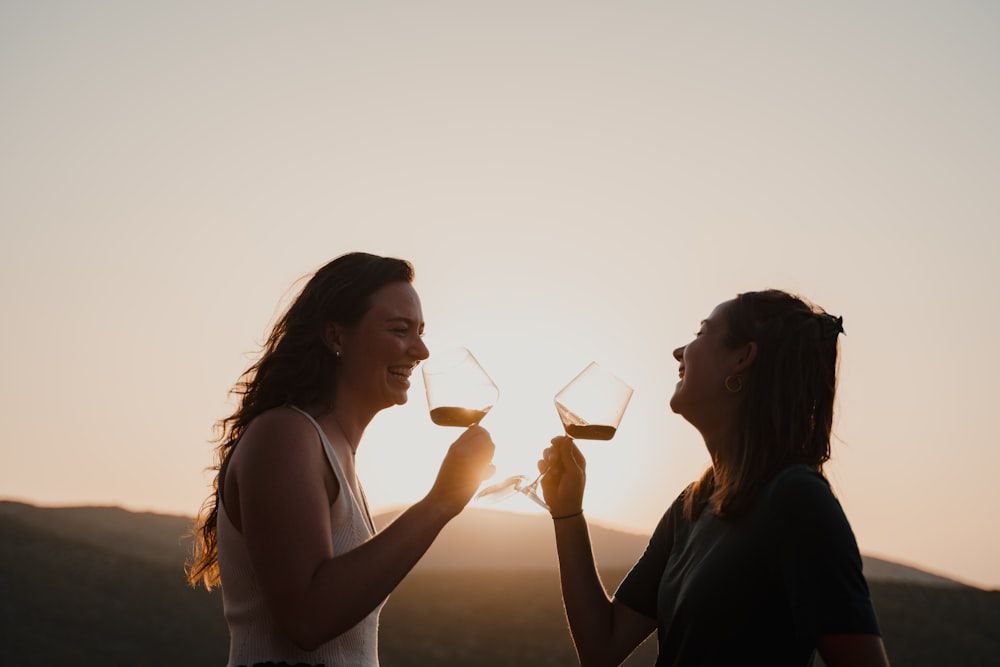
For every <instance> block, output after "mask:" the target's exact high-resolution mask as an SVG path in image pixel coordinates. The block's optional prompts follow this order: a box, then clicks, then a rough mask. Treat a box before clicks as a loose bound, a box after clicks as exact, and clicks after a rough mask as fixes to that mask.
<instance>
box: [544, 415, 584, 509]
mask: <svg viewBox="0 0 1000 667" xmlns="http://www.w3.org/2000/svg"><path fill="white" fill-rule="evenodd" d="M543 457H544V458H542V460H541V461H539V462H538V470H539V472H544V473H545V475H544V476H543V477H542V494H543V495H544V496H545V502H546V504H548V506H549V511H550V512H551V513H552V516H566V515H570V514H576V513H577V512H579V511H581V510H582V509H583V490H584V488H585V487H586V486H587V460H586V459H585V458H583V454H582V453H581V452H580V449H579V448H578V447H577V446H576V443H575V442H573V438H570V437H567V436H565V435H560V436H556V437H555V438H552V446H551V447H547V448H546V449H545V451H544V453H543Z"/></svg>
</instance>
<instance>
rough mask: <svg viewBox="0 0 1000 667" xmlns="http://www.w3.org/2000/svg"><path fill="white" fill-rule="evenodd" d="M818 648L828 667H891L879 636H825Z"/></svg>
mask: <svg viewBox="0 0 1000 667" xmlns="http://www.w3.org/2000/svg"><path fill="white" fill-rule="evenodd" d="M816 648H817V649H818V650H819V655H820V657H821V658H823V664H824V665H826V667H889V658H888V656H886V654H885V646H883V644H882V638H881V637H879V636H878V635H823V636H822V637H820V638H819V639H818V640H817V641H816Z"/></svg>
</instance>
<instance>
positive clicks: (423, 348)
mask: <svg viewBox="0 0 1000 667" xmlns="http://www.w3.org/2000/svg"><path fill="white" fill-rule="evenodd" d="M410 354H412V355H413V357H414V358H415V359H417V360H418V361H423V360H424V359H426V358H427V357H429V356H431V352H430V350H428V349H427V344H426V343H424V339H423V338H417V342H416V343H414V344H413V348H412V349H411V350H410Z"/></svg>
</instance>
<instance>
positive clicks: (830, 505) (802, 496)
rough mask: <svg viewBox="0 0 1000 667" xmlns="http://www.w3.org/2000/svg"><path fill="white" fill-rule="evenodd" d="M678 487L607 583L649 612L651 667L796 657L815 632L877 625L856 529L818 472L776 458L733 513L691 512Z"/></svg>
mask: <svg viewBox="0 0 1000 667" xmlns="http://www.w3.org/2000/svg"><path fill="white" fill-rule="evenodd" d="M685 492H686V491H685ZM683 498H684V493H682V494H681V495H680V496H679V497H678V498H677V500H675V501H674V503H673V504H672V505H671V506H670V509H668V510H667V512H666V513H665V514H664V515H663V518H662V519H660V523H659V525H658V526H657V527H656V531H655V532H654V533H653V536H652V538H651V539H650V541H649V545H648V546H647V547H646V551H645V553H644V554H643V555H642V557H641V558H640V559H639V561H638V562H637V563H636V564H635V566H634V567H633V568H632V571H631V572H629V574H628V575H627V576H626V577H625V580H624V581H622V583H621V585H620V586H619V587H618V591H617V592H616V594H615V598H616V599H617V600H619V601H620V602H622V603H624V604H625V605H627V606H628V607H630V608H632V609H634V610H635V611H637V612H639V613H641V614H644V615H646V616H648V617H650V618H655V619H656V621H657V626H658V639H659V657H658V659H657V661H656V665H657V667H666V666H670V665H674V666H676V665H684V666H685V667H687V666H690V665H758V664H760V665H765V664H766V665H777V666H781V665H794V666H796V667H801V666H803V665H811V664H812V658H813V654H814V652H815V647H816V638H817V637H818V636H820V635H824V634H879V627H878V620H877V618H876V616H875V610H874V608H873V607H872V603H871V598H870V596H869V593H868V584H867V583H866V582H865V579H864V576H863V575H862V573H861V555H860V554H859V553H858V546H857V542H856V541H855V539H854V533H853V532H852V531H851V527H850V525H849V524H848V522H847V518H846V517H845V516H844V511H843V509H842V508H841V507H840V503H839V502H838V501H837V499H836V498H835V497H834V495H833V492H832V491H831V490H830V485H829V484H828V483H827V481H826V479H824V478H823V476H822V475H820V474H819V473H817V472H815V471H813V470H810V469H809V468H807V467H806V466H792V467H790V468H787V469H785V470H783V471H782V472H781V473H779V474H778V475H777V476H776V477H775V478H774V479H773V480H772V481H771V482H770V484H768V486H767V487H765V489H764V490H763V491H762V492H761V495H760V498H759V499H758V500H757V501H756V503H755V504H754V506H753V507H752V508H751V509H750V511H749V512H748V513H747V514H746V515H745V516H744V517H742V518H740V519H738V520H734V521H723V520H721V519H719V518H718V517H716V516H714V515H713V514H711V513H710V512H708V511H705V512H702V514H701V516H700V517H699V518H698V519H697V520H696V521H694V522H693V523H692V522H690V521H688V520H686V519H685V518H684V514H683Z"/></svg>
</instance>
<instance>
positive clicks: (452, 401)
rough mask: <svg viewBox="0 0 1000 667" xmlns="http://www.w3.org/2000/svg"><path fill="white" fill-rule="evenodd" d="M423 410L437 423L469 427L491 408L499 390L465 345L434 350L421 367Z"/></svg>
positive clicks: (439, 424)
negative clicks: (423, 396)
mask: <svg viewBox="0 0 1000 667" xmlns="http://www.w3.org/2000/svg"><path fill="white" fill-rule="evenodd" d="M421 369H422V373H423V376H424V390H425V393H426V395H427V409H428V410H430V415H431V421H432V422H434V423H435V424H437V425H438V426H462V427H469V426H472V425H473V424H478V423H479V422H480V421H481V420H482V419H483V417H485V416H486V413H487V412H489V411H490V410H491V409H492V408H493V404H494V403H496V400H497V397H498V396H499V394H500V392H499V390H498V389H497V386H496V384H495V383H494V382H493V380H492V378H490V376H489V375H487V374H486V371H485V370H483V367H482V366H480V365H479V362H478V361H476V358H475V357H474V356H472V352H470V351H469V350H468V348H464V347H456V348H449V349H445V350H442V351H441V352H435V353H434V354H433V355H432V356H431V357H430V358H428V359H427V361H425V362H424V363H423V364H422V366H421Z"/></svg>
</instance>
